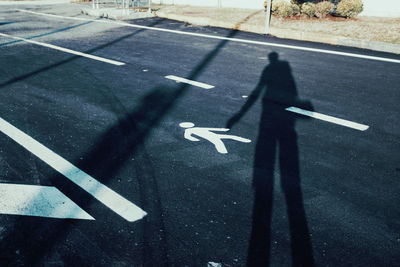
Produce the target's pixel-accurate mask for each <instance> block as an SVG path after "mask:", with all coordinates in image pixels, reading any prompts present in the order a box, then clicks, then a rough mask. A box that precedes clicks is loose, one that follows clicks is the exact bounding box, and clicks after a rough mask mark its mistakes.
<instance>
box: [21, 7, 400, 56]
mask: <svg viewBox="0 0 400 267" xmlns="http://www.w3.org/2000/svg"><path fill="white" fill-rule="evenodd" d="M17 10H18V11H20V12H25V13H31V14H35V15H41V16H48V17H54V18H61V19H71V20H81V21H82V20H83V21H94V22H99V23H111V24H116V25H121V26H126V27H132V28H138V29H146V30H152V31H160V32H169V33H176V34H182V35H190V36H197V37H204V38H209V39H217V40H227V41H231V42H239V43H247V44H256V45H263V46H272V47H281V48H288V49H294V50H302V51H309V52H316V53H323V54H332V55H338V56H346V57H354V58H362V59H369V60H376V61H384V62H391V63H397V64H400V60H398V59H392V58H385V57H375V56H367V55H361V54H355V53H346V52H339V51H333V50H326V49H317V48H309V47H303V46H294V45H284V44H276V43H269V42H260V41H251V40H245V39H239V38H229V37H223V36H215V35H208V34H200V33H194V32H182V31H176V30H170V29H163V28H157V27H150V26H142V25H137V24H129V23H125V22H118V21H111V20H95V19H87V18H77V17H66V16H59V15H53V14H46V13H40V12H35V11H30V10H24V9H17Z"/></svg>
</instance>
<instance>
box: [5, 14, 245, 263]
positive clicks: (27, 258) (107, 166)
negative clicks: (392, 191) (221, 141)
mask: <svg viewBox="0 0 400 267" xmlns="http://www.w3.org/2000/svg"><path fill="white" fill-rule="evenodd" d="M246 19H248V18H246ZM141 31H144V29H143V30H139V31H136V32H134V33H132V34H128V35H125V36H123V37H120V38H118V39H116V40H114V41H113V42H110V43H107V44H104V45H101V46H98V47H96V48H94V49H91V50H89V51H86V53H91V52H94V51H96V50H99V49H101V48H104V47H107V46H109V45H112V44H115V43H117V42H119V41H122V40H124V39H126V38H129V37H131V36H134V35H135V34H138V33H139V32H141ZM236 33H237V31H236V30H233V31H231V32H230V33H229V34H228V35H227V37H233V36H234V35H236ZM228 42H229V40H223V41H221V42H220V43H219V44H218V45H217V46H216V47H215V48H214V49H213V51H211V52H210V53H208V55H206V56H205V57H204V59H203V60H202V61H201V62H200V63H199V64H198V65H197V66H196V67H195V68H194V69H193V70H192V71H191V73H190V74H189V75H188V79H196V78H197V77H198V76H199V75H200V74H201V73H202V72H203V71H204V70H205V69H206V68H207V66H208V65H209V64H210V63H211V61H212V60H213V59H214V58H215V57H216V56H217V55H218V53H219V51H220V50H221V49H222V48H223V47H224V46H225V45H226V44H227V43H228ZM77 58H79V57H78V56H74V57H71V58H69V59H67V60H64V61H61V62H58V63H55V64H52V65H49V66H46V67H44V68H41V69H38V70H36V71H33V72H30V73H27V74H25V75H22V76H19V77H16V78H13V79H10V80H8V81H6V82H4V83H2V84H0V88H1V87H5V86H7V85H10V84H12V83H15V82H18V81H21V80H24V79H27V78H29V77H33V76H35V75H37V74H39V73H41V72H43V71H46V70H50V69H52V68H55V67H59V66H61V65H63V64H66V63H68V62H70V61H72V60H74V59H77ZM189 86H190V85H188V84H180V85H179V86H177V87H174V88H172V87H167V86H156V87H154V88H153V89H152V90H151V91H150V92H149V93H147V94H146V95H145V96H144V97H143V98H142V100H141V102H140V104H139V105H138V106H137V107H136V108H135V109H134V110H133V111H131V112H127V113H126V114H122V116H120V119H119V121H118V122H117V123H116V124H115V125H114V126H113V127H111V128H110V129H108V130H107V131H106V132H105V133H104V134H103V135H102V136H100V137H99V139H98V140H99V141H98V142H97V143H96V144H95V145H93V148H92V149H91V150H90V151H88V152H87V153H85V155H83V157H82V158H84V159H87V160H84V161H79V160H77V162H79V164H77V165H78V166H79V167H80V168H81V169H83V170H84V171H85V172H87V173H89V174H91V175H93V176H94V177H95V178H96V179H99V181H100V182H102V183H104V184H107V183H109V182H110V181H109V180H110V179H111V177H113V176H114V175H115V174H116V172H118V171H119V170H120V169H121V167H122V166H123V165H124V164H127V161H128V159H129V158H131V157H132V156H133V155H135V156H136V157H137V158H139V159H141V160H143V162H140V163H136V168H137V169H139V172H141V173H144V174H145V175H144V177H145V179H143V178H141V177H140V175H138V176H139V177H138V183H139V188H140V191H141V197H140V198H141V200H142V201H143V203H140V206H141V207H143V209H145V210H151V211H154V212H158V213H159V214H152V216H153V217H156V219H153V222H152V223H153V224H154V225H153V226H152V225H150V223H146V222H144V223H143V225H142V227H143V237H142V239H143V240H142V245H143V248H142V255H141V259H142V262H143V264H144V265H145V266H149V265H154V263H155V262H157V265H158V266H168V265H169V264H168V257H167V244H166V242H167V241H166V238H165V231H162V232H163V234H161V236H160V235H157V236H156V234H155V233H159V232H160V231H159V230H160V229H161V230H164V229H165V226H164V222H163V218H162V205H161V201H160V199H159V197H158V196H155V197H156V198H157V201H155V204H153V206H151V204H149V203H148V201H146V199H147V196H148V195H146V194H157V192H158V186H157V181H156V179H155V177H154V174H152V169H151V166H144V165H151V163H150V160H149V159H148V157H147V156H146V152H145V149H144V142H145V139H146V137H147V136H148V135H149V133H150V132H151V130H152V129H154V128H155V127H156V126H157V124H158V123H159V122H160V121H161V120H162V119H163V118H164V117H165V116H166V115H167V114H168V113H169V112H170V111H171V109H173V107H174V105H175V103H176V102H177V101H178V100H179V99H180V98H182V97H183V96H184V94H185V93H186V92H187V90H188V88H189ZM118 103H121V102H118ZM120 110H124V108H123V109H120ZM138 151H141V153H142V154H140V155H138ZM142 163H143V164H142ZM60 176H61V175H56V176H54V177H52V178H51V182H52V183H53V185H54V186H56V187H57V188H58V189H60V191H62V192H63V193H64V194H65V195H67V196H68V197H69V198H70V199H71V200H73V201H74V202H76V203H77V204H78V205H79V206H80V207H82V208H83V209H84V210H87V211H90V212H89V213H90V214H92V215H93V216H94V217H95V218H107V217H108V216H113V218H115V217H118V216H115V214H114V213H113V212H111V211H110V210H107V209H106V211H104V210H105V209H102V211H101V212H100V211H96V210H94V209H92V208H91V206H92V204H93V203H94V202H97V200H95V199H94V198H93V197H92V196H91V195H89V194H88V193H87V192H85V191H83V190H82V189H81V188H79V187H78V186H77V185H75V184H73V183H72V182H70V181H69V180H67V179H65V178H64V177H60ZM63 178H64V179H63ZM147 178H148V180H146V179H147ZM119 220H120V222H122V221H123V220H122V218H119ZM145 220H146V218H145ZM84 223H86V222H82V221H74V220H50V219H46V218H44V219H42V218H34V217H24V218H21V217H18V218H16V220H15V222H14V225H13V230H11V231H9V232H8V233H7V235H6V236H4V237H3V238H2V241H1V244H0V251H1V252H0V260H1V262H3V263H10V264H22V265H28V266H34V265H40V264H41V260H43V259H44V257H45V256H46V253H48V252H50V251H51V250H53V249H54V248H55V247H56V245H60V244H63V243H65V242H68V241H67V238H68V234H69V233H70V232H71V231H72V230H73V229H74V227H76V226H79V225H82V224H84ZM89 223H90V222H89ZM103 226H104V228H106V229H107V230H109V231H110V232H109V234H112V231H115V229H113V226H112V225H104V224H103ZM95 234H97V233H95ZM160 240H163V241H160ZM155 243H162V244H161V245H160V244H158V245H155ZM99 245H101V246H103V247H105V246H111V247H113V244H99ZM154 247H156V248H154ZM15 251H19V253H18V254H16V253H15ZM157 255H159V256H157ZM104 258H106V255H104ZM63 260H64V263H65V264H70V265H82V264H84V265H87V264H89V262H90V265H100V264H101V262H102V260H103V259H100V258H96V257H95V256H93V257H92V258H91V259H83V258H82V257H81V258H78V257H73V256H71V255H65V258H64V259H63ZM93 261H94V263H93ZM146 264H147V265H146Z"/></svg>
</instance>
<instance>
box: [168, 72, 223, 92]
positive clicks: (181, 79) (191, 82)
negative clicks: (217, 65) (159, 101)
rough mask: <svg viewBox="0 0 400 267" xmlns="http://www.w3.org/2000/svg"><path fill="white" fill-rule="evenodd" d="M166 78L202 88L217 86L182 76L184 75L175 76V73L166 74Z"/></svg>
mask: <svg viewBox="0 0 400 267" xmlns="http://www.w3.org/2000/svg"><path fill="white" fill-rule="evenodd" d="M165 78H167V79H170V80H174V81H176V82H179V83H186V84H190V85H194V86H197V87H200V88H203V89H211V88H214V87H215V86H213V85H209V84H206V83H201V82H196V81H192V80H188V79H185V78H182V77H178V76H175V75H167V76H165Z"/></svg>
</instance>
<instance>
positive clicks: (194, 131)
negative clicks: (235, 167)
mask: <svg viewBox="0 0 400 267" xmlns="http://www.w3.org/2000/svg"><path fill="white" fill-rule="evenodd" d="M179 126H181V127H182V128H186V130H185V135H184V137H185V138H186V139H187V140H190V141H194V142H198V141H200V139H198V138H196V137H194V136H193V135H196V136H198V137H201V138H203V139H206V140H208V141H210V142H211V143H213V144H214V146H215V148H216V149H217V151H218V152H219V153H221V154H227V153H228V150H226V147H225V144H224V142H222V139H231V140H235V141H239V142H243V143H250V142H251V140H250V139H246V138H243V137H239V136H235V135H229V134H217V133H213V132H227V131H229V129H228V128H205V127H194V123H192V122H182V123H180V124H179Z"/></svg>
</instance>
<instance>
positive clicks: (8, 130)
mask: <svg viewBox="0 0 400 267" xmlns="http://www.w3.org/2000/svg"><path fill="white" fill-rule="evenodd" d="M0 131H2V132H3V133H4V134H6V135H7V136H9V137H10V138H11V139H13V140H14V141H15V142H17V143H18V144H20V145H21V146H23V147H24V148H26V149H27V150H28V151H30V152H31V153H33V154H34V155H35V156H37V157H38V158H40V159H41V160H43V161H44V162H46V163H47V164H48V165H50V166H51V167H52V168H54V169H55V170H56V171H58V172H59V173H61V174H62V175H64V176H65V177H66V178H68V179H69V180H70V181H72V182H73V183H75V184H76V185H78V186H79V187H81V188H82V189H83V190H85V191H86V192H88V193H89V194H90V195H92V196H93V197H94V198H96V199H97V200H98V201H100V202H101V203H103V204H104V205H105V206H107V207H109V208H110V209H111V210H113V211H114V212H115V213H117V214H118V215H120V216H121V217H123V218H124V219H126V220H127V221H129V222H133V221H136V220H140V219H142V218H143V217H144V216H146V214H147V213H146V212H145V211H143V210H142V209H141V208H139V207H138V206H136V205H135V204H133V203H132V202H130V201H129V200H127V199H125V198H124V197H122V196H121V195H119V194H118V193H116V192H114V191H113V190H111V189H110V188H108V187H107V186H106V185H104V184H102V183H100V182H99V181H97V180H96V179H95V178H93V177H92V176H90V175H89V174H87V173H85V172H84V171H82V170H80V169H79V168H77V167H75V166H74V165H73V164H72V163H70V162H69V161H67V160H65V159H64V158H62V157H61V156H59V155H58V154H56V153H54V152H53V151H52V150H50V149H48V148H47V147H45V146H44V145H42V144H41V143H39V142H38V141H36V140H35V139H33V138H32V137H30V136H29V135H27V134H25V133H24V132H22V131H21V130H19V129H17V128H16V127H14V126H13V125H11V124H10V123H8V122H7V121H5V120H3V119H2V118H0Z"/></svg>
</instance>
